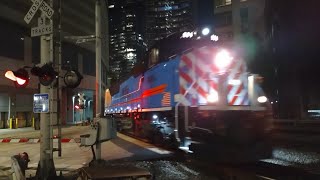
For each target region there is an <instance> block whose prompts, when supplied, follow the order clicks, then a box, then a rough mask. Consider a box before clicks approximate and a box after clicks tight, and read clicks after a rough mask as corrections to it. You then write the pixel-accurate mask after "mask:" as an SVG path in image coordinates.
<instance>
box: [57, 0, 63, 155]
mask: <svg viewBox="0 0 320 180" xmlns="http://www.w3.org/2000/svg"><path fill="white" fill-rule="evenodd" d="M58 3H59V4H58V34H57V42H56V43H57V45H58V47H57V51H58V72H59V74H60V73H61V66H62V60H61V30H62V28H61V10H62V7H61V0H59V1H58ZM57 83H58V85H57V86H58V90H57V98H58V102H57V103H58V104H57V105H58V107H57V110H58V113H57V125H58V156H59V157H61V151H62V148H61V136H62V132H61V124H62V120H61V118H62V115H61V113H62V112H64V111H62V108H63V107H64V106H63V105H62V104H61V99H62V87H61V85H62V80H61V78H58V82H57Z"/></svg>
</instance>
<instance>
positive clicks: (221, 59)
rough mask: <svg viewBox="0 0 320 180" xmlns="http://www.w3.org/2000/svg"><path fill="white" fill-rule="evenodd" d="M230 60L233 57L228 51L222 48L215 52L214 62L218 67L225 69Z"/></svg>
mask: <svg viewBox="0 0 320 180" xmlns="http://www.w3.org/2000/svg"><path fill="white" fill-rule="evenodd" d="M232 60H233V57H232V56H231V55H230V53H229V52H228V51H226V50H224V49H223V50H221V51H219V52H218V53H217V54H216V56H215V59H214V63H215V65H216V66H217V67H218V68H219V69H225V68H227V67H228V66H229V65H230V64H231V61H232Z"/></svg>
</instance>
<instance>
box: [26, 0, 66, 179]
mask: <svg viewBox="0 0 320 180" xmlns="http://www.w3.org/2000/svg"><path fill="white" fill-rule="evenodd" d="M32 2H33V4H32V6H31V8H30V9H29V11H28V13H27V14H26V15H25V17H24V21H25V22H26V23H27V24H29V23H30V21H31V20H32V18H33V17H34V15H35V14H36V12H37V11H38V9H40V10H41V12H42V16H41V17H40V18H39V19H38V27H34V28H31V37H34V36H42V35H46V34H52V33H53V23H51V21H50V23H49V24H47V23H46V19H47V18H49V19H51V17H52V15H53V13H54V11H53V9H52V8H51V7H50V6H49V5H48V4H47V3H46V2H45V1H44V0H32ZM50 5H51V6H53V1H50ZM52 36H53V35H52ZM52 36H51V38H46V37H43V38H40V43H41V46H40V52H41V53H40V54H41V63H48V62H49V61H50V60H52V59H53V57H52V56H53V48H52V47H53V38H52ZM40 93H41V94H35V95H34V103H33V112H34V113H41V114H40V141H41V144H40V161H39V164H38V168H37V179H51V178H52V177H56V170H55V167H54V161H53V140H52V136H53V129H52V126H51V123H52V121H53V114H52V112H51V110H50V109H49V108H51V109H52V107H53V106H55V105H52V104H53V102H52V101H51V99H50V97H51V98H52V97H53V89H50V90H49V89H48V88H47V87H45V86H42V85H41V86H40ZM49 105H50V107H49ZM52 111H53V110H52ZM55 113H56V112H55ZM60 142H61V139H60ZM60 149H61V148H60Z"/></svg>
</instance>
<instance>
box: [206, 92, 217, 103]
mask: <svg viewBox="0 0 320 180" xmlns="http://www.w3.org/2000/svg"><path fill="white" fill-rule="evenodd" d="M218 100H219V96H218V93H217V92H211V93H210V94H209V95H208V96H207V101H208V102H209V103H215V102H218Z"/></svg>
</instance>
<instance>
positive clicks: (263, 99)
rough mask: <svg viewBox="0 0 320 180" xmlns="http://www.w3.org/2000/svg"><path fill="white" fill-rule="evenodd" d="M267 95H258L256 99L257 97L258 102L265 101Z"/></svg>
mask: <svg viewBox="0 0 320 180" xmlns="http://www.w3.org/2000/svg"><path fill="white" fill-rule="evenodd" d="M267 100H268V99H267V97H265V96H260V97H258V99H257V101H258V102H259V103H265V102H267Z"/></svg>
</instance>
